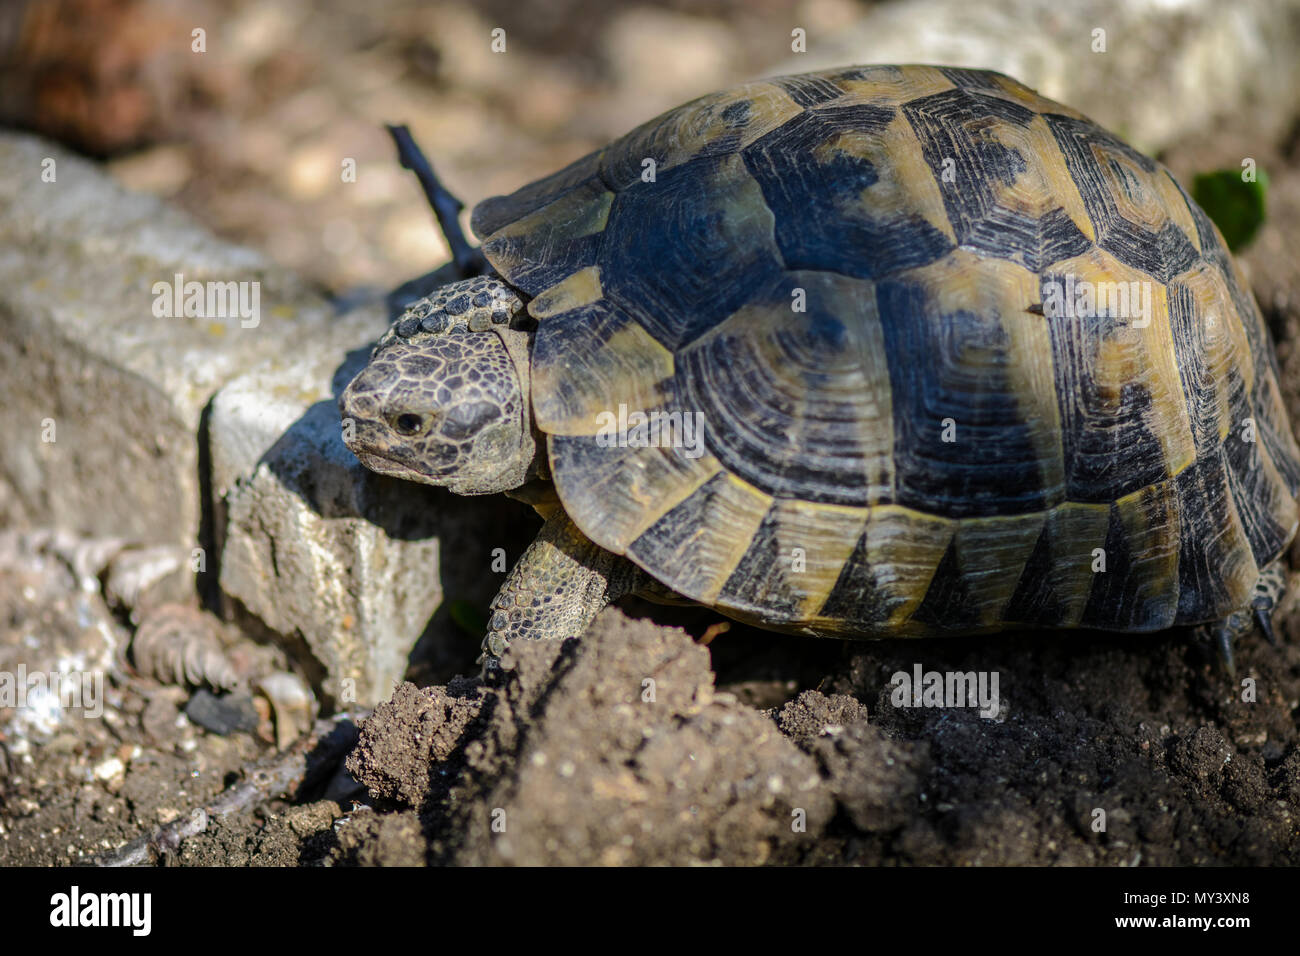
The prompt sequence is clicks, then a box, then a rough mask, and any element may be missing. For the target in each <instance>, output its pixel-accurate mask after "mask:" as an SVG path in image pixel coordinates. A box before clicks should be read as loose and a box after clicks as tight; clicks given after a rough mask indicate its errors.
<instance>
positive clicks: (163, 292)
mask: <svg viewBox="0 0 1300 956" xmlns="http://www.w3.org/2000/svg"><path fill="white" fill-rule="evenodd" d="M43 171H50V172H51V173H52V175H53V177H54V179H53V181H52V182H45V181H43V179H42V173H43ZM178 275H179V276H182V277H183V280H182V281H183V282H184V283H189V282H191V281H194V282H201V283H208V284H210V286H208V287H205V292H206V293H211V292H212V291H214V289H216V290H217V291H222V292H225V291H229V290H238V291H240V292H242V293H244V294H246V295H247V298H246V299H244V300H242V305H244V306H247V308H244V309H238V308H234V309H231V308H227V309H224V310H220V309H216V308H213V309H209V308H208V303H207V301H206V297H205V301H204V304H203V306H202V308H201V309H198V310H195V311H202V312H205V313H209V314H205V315H188V316H187V315H185V314H184V312H185V309H184V308H182V309H180V310H179V312H178V311H177V310H176V309H175V308H174V306H175V304H176V303H175V300H174V297H173V296H172V294H171V289H172V287H173V286H174V285H175V284H176V281H177V280H176V276H178ZM226 283H247V285H246V286H239V287H227V286H226V285H225V284H226ZM155 284H160V285H157V286H156V285H155ZM185 294H186V295H188V291H186V293H185ZM217 304H218V303H217V302H216V301H215V300H214V302H213V305H214V306H215V305H217ZM219 312H224V313H226V314H218V313H219ZM160 313H161V314H160ZM386 322H387V315H386V313H385V311H384V310H383V309H382V307H380V306H377V305H376V306H371V307H368V308H361V309H358V310H356V311H353V312H350V313H348V314H346V315H342V316H339V315H336V314H335V312H334V310H333V308H332V307H331V305H330V303H329V302H327V301H326V300H325V299H324V298H323V297H322V296H321V295H320V294H319V293H317V292H316V291H314V290H313V289H311V288H309V287H308V286H307V285H305V284H304V283H303V282H302V281H301V280H300V279H298V278H297V277H295V276H294V275H293V274H292V273H290V272H288V271H287V270H284V269H281V268H279V267H277V266H275V265H273V264H271V263H269V262H268V261H267V260H266V259H265V258H263V257H262V256H261V255H260V254H258V253H255V252H253V251H252V250H249V249H245V248H241V247H238V246H235V245H232V244H230V243H226V242H222V241H219V240H217V239H215V238H213V237H212V236H211V235H209V234H208V233H207V232H205V231H204V230H203V229H201V228H199V227H198V226H197V225H195V224H194V223H193V222H191V221H190V220H189V219H188V218H187V217H186V216H185V215H183V214H181V213H179V212H177V211H175V210H172V209H170V208H168V207H167V206H165V205H164V204H162V203H161V202H159V201H158V200H157V199H155V198H152V197H148V196H141V195H135V194H132V193H129V192H127V191H125V190H123V189H122V188H121V187H119V186H117V185H115V184H114V183H113V182H112V181H111V180H109V179H108V178H107V177H106V176H104V175H103V174H102V172H100V171H99V170H98V169H97V168H96V167H94V166H93V165H92V164H90V163H87V162H85V161H83V160H81V159H78V158H76V157H75V156H73V155H71V154H70V153H67V152H65V151H64V150H62V149H60V148H58V147H55V146H53V145H51V144H48V143H45V142H43V141H41V140H39V139H36V138H34V137H30V136H23V135H17V134H12V133H0V429H3V433H4V434H5V435H6V436H7V437H8V438H9V442H8V444H7V447H6V453H5V454H4V455H3V456H0V524H6V525H10V526H13V527H17V528H24V527H32V526H55V527H63V528H69V529H72V530H74V531H76V532H78V533H80V534H83V535H89V536H94V537H115V538H119V539H121V542H122V543H132V542H139V543H142V544H147V545H150V546H171V547H181V548H183V549H185V550H186V552H188V550H189V549H192V548H194V547H195V545H199V544H202V545H204V546H206V547H211V548H212V549H213V552H212V553H203V554H201V555H200V556H199V557H200V558H201V559H202V562H203V565H204V566H203V568H201V569H199V570H201V571H206V572H207V573H208V574H212V573H214V572H218V573H219V581H220V585H221V587H222V588H223V589H224V598H225V600H224V604H225V609H226V611H227V613H228V614H229V615H232V616H235V617H236V618H238V619H239V620H240V622H241V624H244V625H246V626H248V627H250V628H251V629H252V630H253V631H254V632H259V631H261V630H266V631H269V632H270V633H271V635H273V636H278V637H279V638H281V639H282V643H284V644H285V645H286V646H288V647H290V648H291V649H292V650H293V651H294V652H295V656H296V657H297V658H298V659H299V661H300V663H302V664H303V665H304V666H305V667H306V669H307V670H308V672H309V673H310V674H311V676H312V677H313V679H314V680H316V681H317V682H318V683H319V684H320V689H321V691H322V695H323V696H324V697H325V698H326V700H327V701H329V702H333V703H343V704H353V703H355V704H358V705H361V706H372V705H373V704H374V703H376V702H377V701H379V700H382V699H384V698H385V697H387V696H388V694H389V693H390V692H391V691H392V688H393V686H394V684H395V683H396V682H397V681H398V680H399V679H400V678H401V676H402V673H403V671H404V670H405V669H406V665H407V660H408V657H409V655H410V653H411V650H412V648H413V647H414V645H415V643H416V641H417V640H418V639H419V638H420V637H421V635H422V634H425V633H428V632H429V627H428V625H429V621H430V618H431V617H432V616H433V615H434V612H435V611H436V610H437V609H438V608H439V606H440V605H441V603H442V599H443V594H444V590H446V592H447V593H448V594H449V595H450V596H451V597H453V598H455V599H458V600H467V601H470V602H473V603H478V604H480V605H482V606H486V604H487V600H488V599H489V598H490V597H491V594H492V592H493V591H494V590H495V587H496V586H497V584H499V575H494V574H493V568H494V561H493V558H494V551H495V549H497V548H500V549H503V551H505V552H507V553H509V556H510V557H511V558H514V557H517V556H518V554H519V553H520V551H521V550H522V547H523V543H522V540H521V538H520V537H519V535H518V534H515V533H512V529H513V527H515V526H518V527H522V528H524V529H527V528H528V527H529V526H530V525H529V520H530V519H529V518H528V517H527V516H526V515H527V512H526V509H524V508H523V506H512V505H510V504H505V505H503V504H502V503H501V501H500V500H499V499H497V500H493V501H486V500H484V501H479V502H463V501H461V500H460V499H452V498H451V496H450V495H448V494H446V493H443V492H440V491H437V490H435V489H432V488H428V487H424V486H419V485H416V484H412V483H408V482H398V481H395V480H393V479H388V478H382V477H380V476H377V475H374V474H372V473H370V472H368V471H366V470H365V469H363V468H362V467H361V465H360V464H359V463H358V462H357V461H356V459H355V458H354V457H353V455H352V454H351V452H349V451H348V450H347V448H346V446H344V444H343V442H342V440H341V437H340V427H341V426H340V422H339V416H338V410H337V406H336V404H335V397H336V396H337V394H338V393H339V391H341V390H342V388H343V386H344V385H346V384H347V382H348V380H349V379H350V378H351V377H352V375H354V374H355V373H356V372H357V371H358V370H359V369H360V368H361V366H362V365H363V364H364V363H365V360H366V357H367V356H368V353H369V343H370V342H371V341H372V340H373V339H374V338H376V337H377V336H378V335H379V333H380V332H382V331H383V329H384V327H385V325H386ZM33 383H40V387H33ZM448 555H452V556H454V560H453V561H451V562H450V566H449V567H448V566H447V565H448V564H449V562H448V561H447V556H448ZM504 565H505V562H504V560H503V559H502V560H497V561H496V562H495V566H496V567H499V568H500V570H501V571H504V570H505V566H504ZM122 580H123V581H126V579H122ZM209 580H210V579H209ZM127 583H129V582H127ZM128 590H130V588H128ZM172 597H173V598H174V597H175V595H172ZM442 617H443V618H445V617H446V615H443V616H442ZM435 630H436V628H435ZM442 636H444V637H446V636H447V634H443V635H442ZM456 636H457V637H459V638H460V639H461V643H459V644H457V645H456V646H455V652H454V653H451V655H450V656H451V657H452V658H454V661H453V663H452V664H449V665H448V666H464V665H465V664H466V662H467V661H472V659H473V657H474V655H475V653H476V652H477V638H476V637H474V636H470V635H464V634H457V635H456Z"/></svg>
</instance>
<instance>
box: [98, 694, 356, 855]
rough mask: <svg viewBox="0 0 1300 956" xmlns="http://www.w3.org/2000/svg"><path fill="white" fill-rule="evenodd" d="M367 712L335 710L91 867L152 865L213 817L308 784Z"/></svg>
mask: <svg viewBox="0 0 1300 956" xmlns="http://www.w3.org/2000/svg"><path fill="white" fill-rule="evenodd" d="M368 714H369V712H368V711H366V712H362V713H345V714H336V715H335V716H333V717H327V718H324V719H322V720H318V721H316V723H315V724H314V725H313V726H312V729H311V733H309V734H307V735H306V736H305V737H302V738H301V739H299V740H298V741H296V742H295V743H294V744H293V746H291V747H290V748H289V749H288V750H285V751H284V752H283V753H278V754H275V755H273V756H272V757H270V758H268V759H267V760H266V761H265V762H263V764H262V765H261V766H259V767H257V768H256V769H255V770H253V772H252V773H250V774H249V775H248V779H246V780H244V781H242V782H240V783H237V784H234V785H233V786H231V787H228V788H227V789H226V790H224V791H223V792H222V793H220V794H219V795H218V796H217V798H216V799H215V800H214V801H212V803H210V804H208V805H207V806H205V807H198V808H197V809H195V810H193V811H191V812H190V813H189V814H188V815H187V816H184V817H180V818H178V819H176V820H173V821H172V822H171V823H168V824H166V825H165V826H162V827H159V828H158V829H157V830H155V831H154V832H153V833H147V834H145V835H144V836H140V837H137V838H136V839H134V840H132V841H131V842H130V843H128V844H126V845H125V846H122V847H119V848H118V849H116V850H114V851H112V852H110V853H106V854H104V855H103V856H101V857H99V858H98V859H96V860H95V865H96V866H138V865H139V864H141V863H149V864H154V863H157V862H158V861H159V859H160V858H165V857H168V856H170V855H172V854H174V853H176V852H177V851H178V850H179V849H180V845H181V843H182V841H184V840H185V839H187V838H189V837H192V836H195V835H197V834H199V833H202V832H203V831H205V830H206V829H207V828H208V823H209V822H210V821H211V820H212V818H213V817H224V816H227V815H229V814H231V813H238V812H240V811H244V810H248V809H251V808H252V807H254V806H256V805H257V804H259V803H263V802H265V801H267V800H273V799H275V798H276V797H282V796H290V795H292V794H293V793H294V792H295V791H296V790H299V789H302V788H305V787H308V786H311V785H312V784H313V783H315V782H317V781H319V779H320V778H321V777H322V776H323V775H324V774H325V773H327V772H329V771H330V770H331V769H333V768H334V766H335V765H336V764H337V763H338V762H339V761H340V760H341V759H343V757H344V756H345V755H346V754H347V753H348V752H349V751H350V750H351V749H352V748H353V747H355V746H356V743H357V737H358V734H359V733H360V731H359V730H358V728H357V724H358V723H359V722H360V721H361V720H362V719H364V718H365V717H366V716H368Z"/></svg>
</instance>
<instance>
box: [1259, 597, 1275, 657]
mask: <svg viewBox="0 0 1300 956" xmlns="http://www.w3.org/2000/svg"><path fill="white" fill-rule="evenodd" d="M1269 610H1270V609H1269V608H1262V607H1257V608H1255V623H1256V624H1258V625H1259V629H1260V630H1261V631H1263V632H1264V640H1266V641H1268V643H1269V645H1270V646H1271V647H1277V635H1276V634H1275V633H1273V617H1272V615H1271V614H1269Z"/></svg>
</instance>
